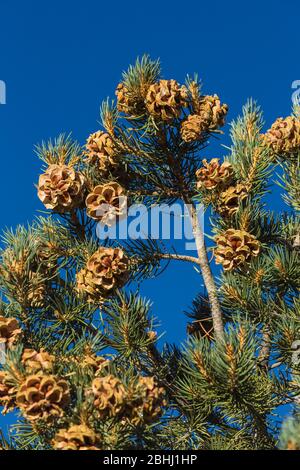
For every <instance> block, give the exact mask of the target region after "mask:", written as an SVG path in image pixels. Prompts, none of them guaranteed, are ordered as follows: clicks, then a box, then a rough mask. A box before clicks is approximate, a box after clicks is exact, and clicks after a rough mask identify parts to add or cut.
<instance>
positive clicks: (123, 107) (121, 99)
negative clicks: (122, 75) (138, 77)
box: [116, 82, 145, 116]
mask: <svg viewBox="0 0 300 470" xmlns="http://www.w3.org/2000/svg"><path fill="white" fill-rule="evenodd" d="M142 95H145V92H144V90H140V93H139V94H137V93H132V92H130V91H129V90H128V88H127V87H126V85H124V83H122V82H121V83H119V84H118V86H117V89H116V97H117V109H118V111H120V112H121V113H125V114H129V115H130V116H141V115H143V114H144V111H145V99H144V98H143V96H142Z"/></svg>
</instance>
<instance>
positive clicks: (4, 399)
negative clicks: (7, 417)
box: [0, 370, 16, 414]
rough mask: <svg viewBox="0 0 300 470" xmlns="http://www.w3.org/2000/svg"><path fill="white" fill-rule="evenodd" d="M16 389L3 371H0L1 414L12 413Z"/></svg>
mask: <svg viewBox="0 0 300 470" xmlns="http://www.w3.org/2000/svg"><path fill="white" fill-rule="evenodd" d="M15 398H16V387H15V386H13V385H12V384H11V381H10V379H9V375H8V373H7V372H5V371H2V370H1V371H0V406H3V407H4V409H3V411H2V413H3V414H5V413H7V412H9V411H12V410H13V409H14V408H15V406H16V403H15Z"/></svg>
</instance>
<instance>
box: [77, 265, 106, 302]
mask: <svg viewBox="0 0 300 470" xmlns="http://www.w3.org/2000/svg"><path fill="white" fill-rule="evenodd" d="M76 281H77V287H76V290H77V292H78V293H85V294H86V296H87V300H88V301H89V302H92V303H93V302H94V301H97V300H98V301H100V302H101V301H102V294H103V293H102V292H101V290H99V287H98V285H96V284H95V283H94V275H93V274H92V273H91V272H90V271H89V270H88V269H86V268H82V269H81V270H80V271H79V272H78V273H77V275H76Z"/></svg>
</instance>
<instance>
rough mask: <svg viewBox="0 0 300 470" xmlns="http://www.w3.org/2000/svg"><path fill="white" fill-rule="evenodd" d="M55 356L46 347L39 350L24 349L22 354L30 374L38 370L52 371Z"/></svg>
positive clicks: (23, 362)
mask: <svg viewBox="0 0 300 470" xmlns="http://www.w3.org/2000/svg"><path fill="white" fill-rule="evenodd" d="M54 359H55V357H54V356H53V355H52V354H49V353H48V352H47V351H45V350H44V349H41V350H40V351H39V352H37V351H35V350H34V349H24V351H23V354H22V364H23V365H24V366H25V369H26V371H27V372H29V373H30V374H34V373H35V372H38V371H51V370H52V368H53V362H54Z"/></svg>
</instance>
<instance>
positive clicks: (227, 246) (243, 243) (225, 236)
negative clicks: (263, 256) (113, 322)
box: [214, 228, 260, 271]
mask: <svg viewBox="0 0 300 470" xmlns="http://www.w3.org/2000/svg"><path fill="white" fill-rule="evenodd" d="M215 240H216V243H217V246H216V248H215V250H214V254H215V261H216V263H217V264H222V266H223V268H224V270H225V271H231V270H232V269H234V268H236V267H238V266H242V265H244V264H245V263H248V262H250V261H251V259H252V258H253V257H256V256H257V255H258V254H259V251H260V243H259V241H258V240H257V239H256V238H255V237H254V236H253V235H251V234H250V233H248V232H246V231H245V230H235V229H233V228H230V229H228V230H226V231H225V232H224V233H222V234H220V235H217V236H216V238H215Z"/></svg>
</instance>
